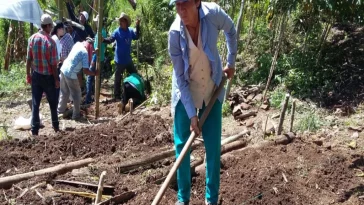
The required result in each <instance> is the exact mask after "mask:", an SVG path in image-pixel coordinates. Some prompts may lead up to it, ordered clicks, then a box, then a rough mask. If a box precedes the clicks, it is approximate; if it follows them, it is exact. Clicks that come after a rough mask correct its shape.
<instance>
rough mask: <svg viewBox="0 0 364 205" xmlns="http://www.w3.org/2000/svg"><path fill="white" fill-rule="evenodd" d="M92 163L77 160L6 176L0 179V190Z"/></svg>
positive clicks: (86, 160) (92, 160)
mask: <svg viewBox="0 0 364 205" xmlns="http://www.w3.org/2000/svg"><path fill="white" fill-rule="evenodd" d="M92 162H94V159H92V158H88V159H84V160H79V161H75V162H70V163H65V164H59V165H57V166H54V167H49V168H46V169H41V170H38V171H34V172H27V173H23V174H16V175H13V176H7V177H2V178H0V189H6V188H10V187H11V186H12V185H13V184H15V183H18V182H21V181H24V180H27V179H30V178H33V177H36V176H41V175H45V174H49V173H58V174H60V173H66V172H69V171H71V170H73V169H78V168H81V167H84V166H87V165H88V164H90V163H92Z"/></svg>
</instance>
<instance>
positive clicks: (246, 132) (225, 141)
mask: <svg viewBox="0 0 364 205" xmlns="http://www.w3.org/2000/svg"><path fill="white" fill-rule="evenodd" d="M249 134H250V131H249V130H244V131H242V132H240V133H239V134H237V135H233V136H231V137H228V138H225V139H223V140H222V141H221V145H226V144H229V143H231V142H234V141H236V140H238V139H240V138H241V137H243V136H245V135H249Z"/></svg>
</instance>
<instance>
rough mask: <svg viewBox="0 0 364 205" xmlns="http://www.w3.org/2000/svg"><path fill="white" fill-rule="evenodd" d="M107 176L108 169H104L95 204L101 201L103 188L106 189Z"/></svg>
mask: <svg viewBox="0 0 364 205" xmlns="http://www.w3.org/2000/svg"><path fill="white" fill-rule="evenodd" d="M105 176H106V171H103V172H102V173H101V175H100V180H99V188H98V189H97V194H96V199H95V205H97V204H98V203H99V202H100V201H101V197H102V190H103V189H104V178H105Z"/></svg>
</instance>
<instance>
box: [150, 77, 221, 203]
mask: <svg viewBox="0 0 364 205" xmlns="http://www.w3.org/2000/svg"><path fill="white" fill-rule="evenodd" d="M226 79H227V77H226V75H224V76H223V78H222V80H221V83H220V85H219V87H218V88H217V90H216V91H215V93H214V95H213V96H212V97H211V100H210V101H209V103H208V105H207V107H206V109H205V111H204V112H203V113H202V116H201V118H200V120H199V125H200V128H201V127H202V125H203V124H204V123H205V120H206V118H207V116H208V115H209V113H210V111H211V109H212V106H213V105H214V104H215V101H216V99H217V98H218V96H219V94H220V92H221V91H222V89H223V88H224V85H225V82H226ZM197 136H198V135H196V134H195V132H192V133H191V135H190V137H189V138H188V140H187V142H186V144H185V146H184V147H183V149H182V151H181V153H180V155H179V157H178V158H177V160H176V162H175V163H174V164H173V167H172V168H171V170H170V171H169V173H168V175H167V177H166V179H165V180H164V182H163V184H162V186H161V188H160V189H159V191H158V193H157V195H156V196H155V198H154V200H153V202H152V205H157V204H159V202H160V200H161V199H162V197H163V195H164V193H165V192H166V190H167V187H168V185H169V183H170V182H171V179H172V177H173V175H174V174H175V173H176V171H177V169H178V167H179V165H180V164H181V162H182V160H183V158H184V157H185V155H186V153H187V151H188V149H189V148H190V147H191V145H192V142H193V141H194V139H195V138H196V137H197Z"/></svg>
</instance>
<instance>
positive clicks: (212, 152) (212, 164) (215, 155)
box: [173, 100, 222, 203]
mask: <svg viewBox="0 0 364 205" xmlns="http://www.w3.org/2000/svg"><path fill="white" fill-rule="evenodd" d="M205 108H206V106H205V105H204V106H203V108H202V109H201V110H200V111H199V118H200V117H201V115H202V113H203V112H204V110H205ZM221 109H222V104H221V103H220V102H219V100H216V102H215V104H214V106H213V107H212V109H211V111H210V113H209V115H208V117H207V119H206V121H205V123H204V125H203V126H202V136H203V140H204V144H205V149H206V200H207V202H209V203H217V202H218V198H219V188H220V152H221V126H222V116H221V115H222V114H221V111H222V110H221ZM190 122H191V121H190V119H189V118H188V115H187V112H186V110H185V108H184V106H183V104H182V102H181V101H179V102H178V104H177V106H176V108H175V116H174V123H173V132H174V145H175V150H176V158H178V156H179V154H180V153H181V151H182V149H183V146H184V145H185V143H186V142H187V140H188V138H189V136H190V134H191V131H190ZM177 184H178V196H177V197H178V201H180V202H187V201H189V200H190V194H191V170H190V151H189V152H188V153H187V154H186V156H185V157H184V159H183V160H182V163H181V165H180V167H179V169H178V170H177Z"/></svg>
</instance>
